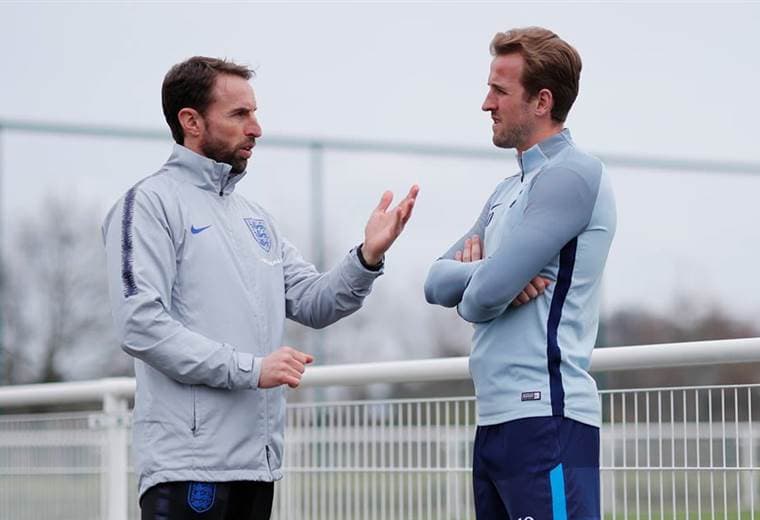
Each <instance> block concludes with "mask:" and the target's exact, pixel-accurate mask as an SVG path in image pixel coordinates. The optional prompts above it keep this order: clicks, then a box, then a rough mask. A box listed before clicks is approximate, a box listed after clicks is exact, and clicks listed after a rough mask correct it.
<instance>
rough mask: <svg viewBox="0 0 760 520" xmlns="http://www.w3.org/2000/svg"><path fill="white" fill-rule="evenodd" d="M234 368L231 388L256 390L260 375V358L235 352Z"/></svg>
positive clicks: (247, 353)
mask: <svg viewBox="0 0 760 520" xmlns="http://www.w3.org/2000/svg"><path fill="white" fill-rule="evenodd" d="M235 360H236V363H237V366H236V367H235V368H236V370H235V375H234V376H233V377H234V383H235V384H234V385H233V388H258V387H259V375H260V374H261V358H255V357H253V354H251V353H249V352H240V351H237V350H236V351H235Z"/></svg>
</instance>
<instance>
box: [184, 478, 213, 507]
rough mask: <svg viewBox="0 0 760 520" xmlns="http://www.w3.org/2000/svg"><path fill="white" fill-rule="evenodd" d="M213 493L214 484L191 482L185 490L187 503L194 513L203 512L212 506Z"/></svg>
mask: <svg viewBox="0 0 760 520" xmlns="http://www.w3.org/2000/svg"><path fill="white" fill-rule="evenodd" d="M215 495H216V485H215V484H211V483H209V482H191V483H190V487H189V489H188V491H187V505H189V506H190V508H191V509H192V510H193V511H195V512H196V513H205V512H206V511H208V510H209V509H211V508H212V507H213V506H214V497H215Z"/></svg>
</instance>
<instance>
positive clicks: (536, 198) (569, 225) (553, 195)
mask: <svg viewBox="0 0 760 520" xmlns="http://www.w3.org/2000/svg"><path fill="white" fill-rule="evenodd" d="M597 188H598V185H596V184H594V179H593V178H592V179H588V176H584V175H582V174H581V173H579V172H578V171H576V170H574V169H572V168H568V167H563V166H555V167H552V168H548V169H546V170H544V171H542V172H541V174H540V175H539V176H538V177H537V178H536V180H535V182H534V183H533V184H532V186H531V187H530V190H529V192H528V194H527V196H528V200H527V203H526V206H525V209H524V210H523V213H522V214H521V215H520V216H519V218H520V220H519V225H517V226H515V227H512V228H510V229H509V231H508V232H506V233H505V234H504V235H503V237H502V240H501V243H500V245H499V247H498V249H496V250H495V251H489V252H488V256H485V257H484V256H483V253H482V248H481V247H480V245H479V242H480V239H478V243H477V245H476V253H478V250H479V251H480V252H479V254H478V255H477V256H480V257H481V259H480V260H473V258H472V238H471V237H472V236H473V235H478V236H479V237H481V236H483V231H484V229H485V226H482V227H478V226H477V225H476V227H475V228H473V229H474V232H472V231H471V232H470V233H469V234H468V235H467V236H466V237H465V238H468V239H469V240H470V241H469V258H470V261H469V262H466V261H464V260H465V259H466V258H467V253H466V250H467V247H465V245H466V244H467V240H460V242H458V243H457V245H455V248H456V249H455V250H456V251H458V250H459V249H460V247H459V244H462V249H461V251H462V254H461V257H459V258H460V259H458V258H457V257H458V255H457V254H456V252H454V253H453V254H450V255H449V254H447V255H445V256H444V257H442V258H441V259H439V260H437V261H436V262H434V263H433V266H432V267H431V268H430V273H429V274H428V279H427V281H426V283H425V296H426V298H427V300H428V302H429V303H435V304H438V305H443V306H445V307H454V306H457V310H458V312H459V315H460V316H462V318H464V319H465V320H467V321H470V322H472V323H481V322H486V321H489V320H492V319H494V318H496V317H497V316H499V315H500V314H502V313H503V312H505V311H506V310H507V309H508V308H509V306H510V305H511V304H512V302H514V300H515V299H517V301H518V302H520V303H524V302H526V299H525V296H530V294H532V293H533V290H531V289H529V288H528V287H527V286H528V285H533V283H532V282H533V280H534V279H535V277H536V274H537V273H539V272H540V271H541V269H543V268H544V267H545V266H546V265H548V264H549V263H550V262H551V261H552V259H554V258H556V257H557V256H558V255H559V254H560V251H561V250H562V249H563V248H564V247H565V246H568V245H570V244H571V242H572V240H573V239H574V238H575V237H577V236H578V235H579V234H580V233H581V232H582V231H583V229H584V228H585V227H586V226H587V225H588V223H589V221H590V218H591V213H592V211H593V207H594V203H595V200H596V193H597ZM489 204H490V201H489V203H488V204H486V206H487V207H489ZM487 207H486V208H484V211H487ZM482 220H483V213H481V218H480V219H479V221H482ZM449 253H451V250H450V251H449ZM544 288H545V285H544ZM525 289H527V290H525ZM534 289H535V287H534ZM523 293H525V295H523Z"/></svg>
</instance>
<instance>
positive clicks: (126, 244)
mask: <svg viewBox="0 0 760 520" xmlns="http://www.w3.org/2000/svg"><path fill="white" fill-rule="evenodd" d="M136 192H137V186H134V187H133V188H132V189H131V190H129V191H128V192H127V195H126V196H125V197H124V209H123V211H122V215H121V281H122V284H123V285H124V297H125V298H129V297H130V296H134V295H135V294H137V284H136V283H135V275H134V272H133V271H132V257H133V249H132V247H133V246H132V224H133V222H132V221H133V220H134V215H135V193H136Z"/></svg>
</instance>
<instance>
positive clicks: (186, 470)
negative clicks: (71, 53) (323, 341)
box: [103, 57, 418, 520]
mask: <svg viewBox="0 0 760 520" xmlns="http://www.w3.org/2000/svg"><path fill="white" fill-rule="evenodd" d="M251 75H252V71H250V70H249V69H248V68H246V67H242V66H240V65H237V64H235V63H232V62H229V61H225V60H219V59H214V58H205V57H194V58H191V59H189V60H187V61H185V62H183V63H180V64H177V65H175V66H174V67H173V68H172V69H171V70H170V71H169V72H168V74H167V75H166V77H165V79H164V83H163V88H162V101H163V109H164V115H165V117H166V121H167V123H168V124H169V127H170V128H171V132H172V136H173V137H174V140H175V141H176V144H175V145H174V150H173V152H172V154H171V156H170V157H169V160H168V161H167V162H166V164H164V166H163V167H162V168H161V169H160V170H159V171H158V172H157V173H155V174H154V175H151V176H149V177H147V178H145V179H143V180H142V181H140V182H139V183H138V184H137V185H135V186H134V187H133V188H132V189H130V190H129V191H128V192H127V193H126V195H124V197H122V198H121V199H120V200H119V201H118V202H117V203H116V205H115V206H114V207H113V209H112V210H111V211H110V212H109V214H108V216H107V217H106V220H105V223H104V224H103V235H104V239H105V243H106V252H107V269H108V275H109V288H110V294H111V304H112V308H113V315H114V320H115V322H116V327H117V331H118V336H119V338H120V341H121V344H122V347H123V349H124V350H125V351H126V352H127V353H128V354H130V355H132V356H133V357H134V358H135V375H136V380H137V391H136V395H135V410H134V421H133V430H134V442H133V453H134V456H135V470H136V473H137V474H138V479H139V496H140V506H141V509H142V518H143V519H144V520H147V519H172V520H176V519H186V518H199V517H201V516H202V518H206V519H235V520H247V519H267V518H269V516H270V513H271V508H272V498H273V489H274V485H273V482H274V481H275V480H278V479H279V478H281V476H282V475H281V471H280V464H281V461H282V448H283V424H284V416H285V389H284V385H288V386H290V387H293V388H294V387H296V386H298V384H299V382H300V380H301V376H302V374H303V372H304V366H305V365H307V364H309V363H311V362H312V361H313V358H312V356H310V355H309V354H305V353H303V352H300V351H298V350H296V349H294V348H291V347H289V346H282V344H281V341H282V335H283V326H284V320H285V318H286V317H287V318H290V319H293V320H295V321H297V322H299V323H302V324H304V325H308V326H310V327H315V328H321V327H325V326H327V325H329V324H331V323H333V322H335V321H337V320H339V319H340V318H342V317H344V316H347V315H349V314H351V313H352V312H354V311H356V310H357V309H358V308H359V307H360V306H361V304H362V301H363V300H364V297H365V296H366V295H367V294H368V293H369V292H370V289H371V286H372V283H373V281H374V280H375V278H377V277H378V276H380V275H381V274H382V271H383V258H384V253H385V252H386V251H387V250H388V248H389V247H390V246H391V244H392V243H393V241H394V240H395V239H396V238H397V237H398V236H399V234H400V233H401V232H402V230H403V229H404V226H405V224H406V223H407V221H408V219H409V217H410V216H411V213H412V208H413V206H414V202H415V198H416V196H417V191H418V188H417V187H416V186H413V187H412V189H411V190H410V191H409V194H408V195H407V196H406V198H404V200H402V201H401V203H399V205H398V206H396V207H395V208H393V209H389V206H390V203H391V199H392V196H393V195H392V194H391V193H390V192H385V193H384V194H383V196H382V198H381V201H380V204H379V205H378V206H377V208H375V210H374V211H373V212H372V214H371V215H370V218H369V221H368V222H367V225H366V228H365V236H364V242H363V243H362V244H361V245H359V246H357V247H356V248H354V249H352V250H351V251H350V252H349V253H348V254H347V255H346V256H345V257H344V258H343V260H342V261H341V262H340V263H339V264H338V265H337V266H336V267H335V268H333V269H332V270H330V271H328V272H326V273H319V272H318V271H317V270H316V269H315V268H314V266H313V265H311V264H309V263H307V262H306V261H305V260H304V259H303V258H302V257H301V255H300V254H299V253H298V251H297V250H296V248H295V247H294V246H293V245H292V244H291V243H290V242H288V241H287V239H285V238H284V237H283V236H282V235H281V233H280V231H279V230H278V228H277V226H276V225H275V223H274V222H273V220H272V218H271V217H270V215H269V214H268V213H267V212H266V211H265V210H264V209H262V208H261V207H260V206H259V205H258V204H256V203H254V202H251V201H249V200H246V199H244V198H243V197H242V196H240V195H238V194H237V193H235V192H234V189H235V185H236V184H237V183H238V182H240V180H241V179H242V178H243V177H244V176H245V174H246V166H247V163H248V159H249V158H250V157H251V154H252V152H253V147H254V145H255V144H256V140H257V139H258V138H259V137H261V135H262V132H261V127H260V125H259V123H258V121H257V120H256V99H255V97H254V93H253V89H252V88H251V85H250V83H249V79H250V78H251Z"/></svg>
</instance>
